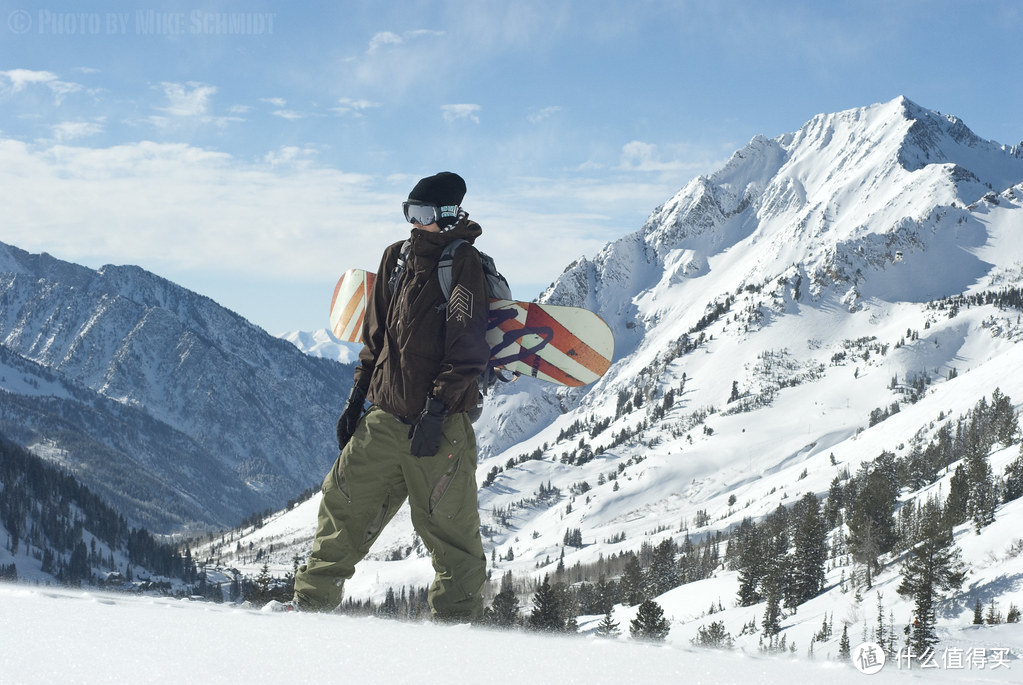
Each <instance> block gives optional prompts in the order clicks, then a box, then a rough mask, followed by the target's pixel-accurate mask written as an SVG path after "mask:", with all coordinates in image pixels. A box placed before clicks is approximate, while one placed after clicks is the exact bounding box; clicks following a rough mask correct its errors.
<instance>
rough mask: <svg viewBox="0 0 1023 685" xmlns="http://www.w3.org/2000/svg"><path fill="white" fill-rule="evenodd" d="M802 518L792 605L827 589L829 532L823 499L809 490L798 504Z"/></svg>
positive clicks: (798, 528)
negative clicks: (822, 514)
mask: <svg viewBox="0 0 1023 685" xmlns="http://www.w3.org/2000/svg"><path fill="white" fill-rule="evenodd" d="M797 508H798V509H799V519H798V521H797V523H796V531H795V535H794V537H793V543H794V545H795V552H794V555H793V559H792V575H791V580H790V584H789V602H790V604H789V606H797V605H799V604H802V603H803V602H805V601H807V600H809V599H813V598H814V597H816V596H817V595H819V594H820V593H821V590H823V589H824V564H825V563H826V561H827V556H828V550H827V544H826V542H827V531H826V530H825V528H824V520H823V518H822V516H821V509H820V502H819V501H818V500H817V496H816V495H814V494H813V493H812V492H808V493H806V495H804V496H803V498H802V499H801V500H800V501H799V505H797Z"/></svg>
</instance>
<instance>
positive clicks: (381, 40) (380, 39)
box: [367, 31, 405, 53]
mask: <svg viewBox="0 0 1023 685" xmlns="http://www.w3.org/2000/svg"><path fill="white" fill-rule="evenodd" d="M404 42H405V41H404V40H403V39H402V37H401V36H399V35H398V34H397V33H392V32H391V31H381V32H380V33H377V34H374V36H373V37H372V38H370V40H369V49H368V50H367V52H369V53H374V52H376V51H377V50H379V49H381V48H383V47H386V46H388V45H401V44H402V43H404Z"/></svg>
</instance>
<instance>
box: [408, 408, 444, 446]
mask: <svg viewBox="0 0 1023 685" xmlns="http://www.w3.org/2000/svg"><path fill="white" fill-rule="evenodd" d="M447 415H448V408H447V406H445V404H444V403H443V402H441V401H440V400H438V399H437V398H436V397H433V396H431V397H428V398H426V407H424V408H423V411H422V413H420V414H419V418H418V419H416V422H415V423H413V424H412V428H410V429H409V432H408V437H409V439H410V440H411V441H412V446H411V448H410V451H411V452H412V455H413V456H416V457H432V456H433V455H435V454H437V450H439V449H440V439H441V437H442V436H443V435H444V417H446V416H447Z"/></svg>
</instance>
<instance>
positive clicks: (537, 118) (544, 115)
mask: <svg viewBox="0 0 1023 685" xmlns="http://www.w3.org/2000/svg"><path fill="white" fill-rule="evenodd" d="M561 110H562V108H561V107H559V106H553V107H543V108H540V109H537V108H533V109H531V110H530V112H529V114H527V115H526V120H527V121H528V122H529V123H531V124H537V123H539V122H541V121H543V120H544V119H550V118H551V117H552V116H554V115H555V114H557V113H558V112H560V111H561Z"/></svg>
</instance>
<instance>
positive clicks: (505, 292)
mask: <svg viewBox="0 0 1023 685" xmlns="http://www.w3.org/2000/svg"><path fill="white" fill-rule="evenodd" d="M468 244H469V242H468V241H466V240H462V239H461V238H456V239H455V240H452V241H451V242H450V243H448V244H447V245H445V246H444V251H443V252H441V253H440V258H439V259H438V260H437V279H438V280H439V281H440V289H441V292H442V293H444V304H442V305H440V310H441V311H443V310H444V309H446V308H447V306H448V300H450V299H451V267H452V264H454V261H455V251H456V250H457V249H458V248H460V247H461V246H462V245H468ZM410 249H412V243H411V241H408V240H406V241H405V244H404V245H402V246H401V252H399V253H398V263H397V264H396V265H395V267H394V271H392V272H391V277H390V278H389V279H388V281H387V285H388V287H389V288H390V290H391V292H394V290H395V288H397V287H398V283H400V282H401V277H402V274H404V272H405V262H406V261H407V260H408V252H409V250H410ZM477 252H479V250H477ZM479 254H480V260H481V261H482V262H483V276H484V277H485V278H486V281H487V296H488V297H491V298H494V299H495V300H510V299H512V294H511V287H509V285H508V280H507V279H506V278H505V277H504V276H502V275H501V272H500V271H498V270H497V264H496V263H494V258H493V257H491V256H490V255H488V254H487V253H486V252H480V253H479Z"/></svg>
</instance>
